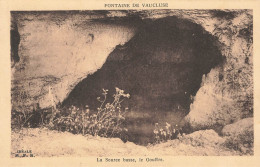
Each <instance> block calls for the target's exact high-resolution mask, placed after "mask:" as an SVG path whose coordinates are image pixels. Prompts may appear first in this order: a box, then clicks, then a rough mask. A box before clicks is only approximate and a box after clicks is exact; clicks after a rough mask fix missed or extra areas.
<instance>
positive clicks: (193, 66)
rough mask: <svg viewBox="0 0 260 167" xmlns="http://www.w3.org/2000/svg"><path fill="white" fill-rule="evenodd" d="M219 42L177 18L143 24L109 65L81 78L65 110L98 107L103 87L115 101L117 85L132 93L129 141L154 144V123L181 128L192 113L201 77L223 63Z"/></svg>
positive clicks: (124, 104) (127, 121) (68, 98)
mask: <svg viewBox="0 0 260 167" xmlns="http://www.w3.org/2000/svg"><path fill="white" fill-rule="evenodd" d="M221 62H222V56H221V53H220V51H219V50H218V48H217V46H216V40H215V39H214V38H213V37H212V36H211V35H210V34H208V33H207V32H206V31H205V30H204V29H203V28H202V27H201V26H200V25H197V24H195V23H192V22H190V21H188V20H183V19H178V18H176V17H166V18H163V19H158V20H149V19H147V20H144V21H143V22H142V25H141V26H140V27H139V31H138V32H137V33H136V35H135V36H134V37H133V38H132V39H131V40H130V41H129V42H127V43H126V44H125V45H123V46H121V45H120V46H117V47H116V48H115V49H114V51H113V52H112V53H111V54H110V55H109V56H108V58H107V60H106V62H105V64H104V65H103V66H102V68H101V69H99V70H98V71H96V72H95V73H94V74H92V75H89V76H87V78H85V79H84V80H82V81H81V82H80V83H79V84H78V85H76V87H75V88H74V89H73V91H72V92H71V93H70V94H69V96H68V97H67V99H65V100H64V102H63V106H70V105H75V106H78V107H83V106H85V105H89V106H90V108H91V109H95V108H97V107H98V106H99V105H100V102H98V101H97V100H96V99H97V97H98V96H101V94H102V88H105V89H108V90H109V95H111V97H109V98H108V101H111V100H112V94H113V93H114V92H115V87H118V88H120V89H123V90H125V92H126V93H129V94H130V95H131V97H130V99H128V100H125V101H124V102H123V103H122V105H123V106H124V107H129V112H128V114H127V116H126V127H127V128H128V140H130V141H133V142H135V143H138V144H147V143H148V142H151V139H152V135H153V129H154V124H155V123H157V122H158V123H161V124H165V122H168V123H171V124H178V123H179V122H180V121H181V119H182V118H184V116H185V115H187V114H188V112H189V109H190V104H191V102H192V96H195V95H196V92H197V91H198V89H199V88H200V84H201V80H202V75H203V74H207V73H209V71H210V70H211V68H213V67H215V66H216V65H218V64H221Z"/></svg>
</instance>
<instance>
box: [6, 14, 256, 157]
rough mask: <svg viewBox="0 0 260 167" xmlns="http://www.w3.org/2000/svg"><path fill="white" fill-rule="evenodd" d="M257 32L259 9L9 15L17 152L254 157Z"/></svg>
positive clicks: (14, 152) (13, 134)
mask: <svg viewBox="0 0 260 167" xmlns="http://www.w3.org/2000/svg"><path fill="white" fill-rule="evenodd" d="M253 27H254V24H253V10H252V9H142V10H125V9H124V10H41V11H40V10H38V11H37V10H31V11H30V10H26V11H22V10H15V11H10V50H11V51H10V56H9V57H10V71H11V90H10V96H11V111H10V118H11V121H10V124H11V125H10V127H11V138H10V139H11V152H10V156H11V157H12V158H21V157H22V158H23V157H88V156H94V157H97V161H98V162H118V161H121V162H138V161H147V162H162V161H164V159H163V158H162V157H163V156H254V78H253V73H254V70H253V64H254V63H253ZM117 156H120V157H122V156H124V158H109V157H117ZM131 156H145V157H146V158H145V159H143V160H140V159H137V158H129V157H131ZM98 157H100V158H98Z"/></svg>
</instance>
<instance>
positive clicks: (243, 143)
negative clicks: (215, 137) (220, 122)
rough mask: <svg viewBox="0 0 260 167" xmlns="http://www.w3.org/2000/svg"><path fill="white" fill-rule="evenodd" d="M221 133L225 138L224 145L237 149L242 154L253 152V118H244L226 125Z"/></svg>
mask: <svg viewBox="0 0 260 167" xmlns="http://www.w3.org/2000/svg"><path fill="white" fill-rule="evenodd" d="M221 133H222V135H224V136H226V138H227V139H226V142H225V145H226V146H227V147H228V148H232V149H234V150H239V151H240V152H242V153H243V154H250V155H252V154H253V153H254V119H253V118H245V119H242V120H239V121H237V122H235V123H233V124H229V125H226V126H225V127H224V128H223V129H222V132H221Z"/></svg>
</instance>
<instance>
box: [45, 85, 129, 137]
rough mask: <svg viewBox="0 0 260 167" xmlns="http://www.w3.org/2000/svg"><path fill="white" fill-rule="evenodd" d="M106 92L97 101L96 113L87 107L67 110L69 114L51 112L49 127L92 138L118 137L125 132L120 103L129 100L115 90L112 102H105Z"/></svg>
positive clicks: (119, 91)
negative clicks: (98, 104)
mask: <svg viewBox="0 0 260 167" xmlns="http://www.w3.org/2000/svg"><path fill="white" fill-rule="evenodd" d="M107 92H108V90H105V89H103V93H102V95H103V100H101V98H100V97H98V98H97V100H98V101H99V102H100V103H101V104H100V106H99V107H98V108H97V111H92V112H91V111H90V109H89V107H88V106H86V107H85V109H79V108H77V107H75V106H71V107H70V108H69V114H68V115H65V114H62V113H61V112H60V111H59V110H58V109H56V110H54V111H53V114H52V116H51V118H50V122H49V126H50V127H51V128H53V129H57V130H61V131H68V132H72V133H76V134H83V135H85V134H91V135H93V136H102V137H113V136H120V135H121V133H123V132H124V131H127V129H125V128H123V127H122V123H123V121H124V120H125V117H124V116H125V113H126V110H127V109H125V110H124V111H122V107H121V103H122V101H123V100H124V99H126V98H129V97H130V95H129V94H125V93H124V90H121V89H119V88H116V93H115V94H114V96H113V97H114V100H113V102H112V103H108V102H107Z"/></svg>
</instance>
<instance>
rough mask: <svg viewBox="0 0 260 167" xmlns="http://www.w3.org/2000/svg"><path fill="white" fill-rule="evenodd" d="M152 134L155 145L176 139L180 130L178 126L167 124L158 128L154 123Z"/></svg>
mask: <svg viewBox="0 0 260 167" xmlns="http://www.w3.org/2000/svg"><path fill="white" fill-rule="evenodd" d="M153 133H154V136H155V138H154V139H155V144H157V143H161V142H166V141H168V140H172V139H176V138H177V137H178V136H179V135H180V134H181V133H182V129H181V128H179V127H178V125H175V126H172V125H171V124H169V123H167V122H166V125H165V126H159V124H158V123H156V124H155V129H154V131H153Z"/></svg>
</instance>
